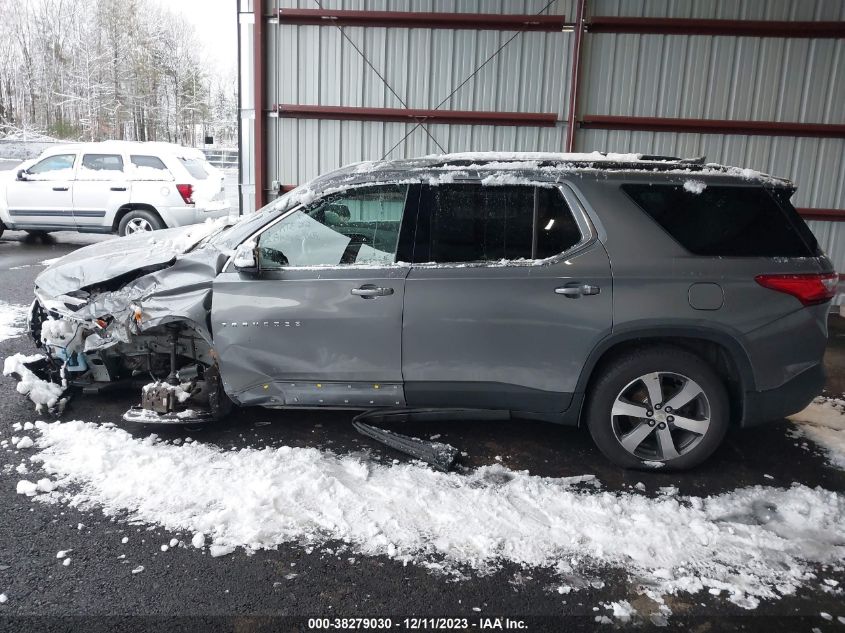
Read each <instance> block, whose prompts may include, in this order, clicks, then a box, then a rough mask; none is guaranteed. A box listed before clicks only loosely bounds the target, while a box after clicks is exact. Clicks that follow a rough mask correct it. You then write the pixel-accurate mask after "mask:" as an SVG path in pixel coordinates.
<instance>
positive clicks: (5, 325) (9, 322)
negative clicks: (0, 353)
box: [0, 301, 29, 341]
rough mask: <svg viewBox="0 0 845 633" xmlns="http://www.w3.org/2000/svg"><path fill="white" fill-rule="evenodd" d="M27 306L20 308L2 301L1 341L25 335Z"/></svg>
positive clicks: (0, 314)
mask: <svg viewBox="0 0 845 633" xmlns="http://www.w3.org/2000/svg"><path fill="white" fill-rule="evenodd" d="M28 311H29V308H28V307H27V306H18V305H14V304H11V303H6V302H5V301H0V341H5V340H7V339H10V338H14V337H15V336H20V335H21V334H23V330H24V325H25V323H26V314H27V312H28Z"/></svg>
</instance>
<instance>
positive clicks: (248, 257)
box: [232, 240, 258, 274]
mask: <svg viewBox="0 0 845 633" xmlns="http://www.w3.org/2000/svg"><path fill="white" fill-rule="evenodd" d="M232 265H233V266H234V267H235V270H237V271H238V272H241V273H250V274H255V273H257V272H258V245H257V244H256V243H255V242H254V241H252V240H250V241H249V242H244V243H243V244H241V245H240V246H239V247H238V250H237V251H235V259H234V261H233V262H232Z"/></svg>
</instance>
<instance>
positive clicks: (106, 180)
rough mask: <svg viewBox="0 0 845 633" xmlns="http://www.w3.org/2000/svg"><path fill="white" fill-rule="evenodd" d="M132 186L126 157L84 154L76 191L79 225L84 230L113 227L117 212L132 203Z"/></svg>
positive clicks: (76, 212)
mask: <svg viewBox="0 0 845 633" xmlns="http://www.w3.org/2000/svg"><path fill="white" fill-rule="evenodd" d="M129 186H130V185H129V182H128V180H127V178H126V173H125V165H124V162H123V156H121V155H120V154H83V155H82V163H81V165H80V166H79V170H78V171H77V174H76V184H75V185H74V189H73V217H74V220H75V221H76V226H77V227H78V228H79V229H81V230H83V231H84V230H85V229H88V230H92V229H95V230H96V229H102V228H104V227H107V228H111V225H112V222H111V220H112V219H113V218H114V212H115V211H117V209H119V208H120V207H121V206H123V205H124V204H127V203H128V202H129V195H130V192H129ZM106 216H108V217H109V221H107V220H106Z"/></svg>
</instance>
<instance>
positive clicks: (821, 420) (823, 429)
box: [789, 397, 845, 470]
mask: <svg viewBox="0 0 845 633" xmlns="http://www.w3.org/2000/svg"><path fill="white" fill-rule="evenodd" d="M789 419H790V420H791V421H792V422H793V423H794V424H795V425H796V427H797V428H798V430H799V431H800V432H801V434H802V435H805V436H806V437H809V438H810V439H811V440H813V441H814V442H815V443H816V444H819V445H820V446H821V447H822V448H824V450H825V453H826V454H827V458H828V461H830V463H831V464H833V465H834V466H836V467H837V468H842V469H843V470H845V399H841V398H824V397H819V398H816V399H815V400H814V401H813V402H812V403H810V405H809V406H808V407H807V408H806V409H804V410H803V411H801V412H799V413H796V414H795V415H793V416H790V417H789Z"/></svg>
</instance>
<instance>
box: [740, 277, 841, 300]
mask: <svg viewBox="0 0 845 633" xmlns="http://www.w3.org/2000/svg"><path fill="white" fill-rule="evenodd" d="M754 279H755V280H756V281H757V283H758V284H760V285H761V286H763V287H764V288H771V289H772V290H777V291H778V292H785V293H786V294H789V295H792V296H793V297H795V298H796V299H798V301H800V302H801V303H803V304H804V305H805V306H812V305H816V304H819V303H824V302H825V301H830V300H831V299H833V296H834V295H835V294H836V284H837V283H838V281H839V276H838V275H837V274H836V273H823V274H810V275H757V276H756V277H755V278H754Z"/></svg>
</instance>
